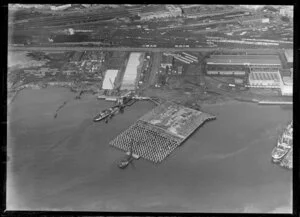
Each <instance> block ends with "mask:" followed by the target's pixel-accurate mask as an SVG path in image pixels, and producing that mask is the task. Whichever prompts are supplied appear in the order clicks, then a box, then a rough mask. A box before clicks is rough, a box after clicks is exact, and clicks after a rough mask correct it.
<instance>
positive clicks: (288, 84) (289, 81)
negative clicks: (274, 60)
mask: <svg viewBox="0 0 300 217" xmlns="http://www.w3.org/2000/svg"><path fill="white" fill-rule="evenodd" d="M286 71H289V72H290V73H282V81H283V85H282V86H281V95H283V96H292V95H293V69H292V68H291V69H290V70H286Z"/></svg>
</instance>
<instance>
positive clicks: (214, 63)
mask: <svg viewBox="0 0 300 217" xmlns="http://www.w3.org/2000/svg"><path fill="white" fill-rule="evenodd" d="M249 68H250V69H255V68H259V69H261V70H262V69H263V70H264V71H269V70H277V71H278V69H279V68H281V62H280V59H279V57H278V56H276V55H211V56H210V57H209V58H208V59H207V60H206V72H207V74H209V75H236V76H244V75H246V71H247V70H248V69H249Z"/></svg>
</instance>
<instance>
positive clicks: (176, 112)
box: [110, 101, 216, 163]
mask: <svg viewBox="0 0 300 217" xmlns="http://www.w3.org/2000/svg"><path fill="white" fill-rule="evenodd" d="M215 118H216V117H215V116H213V115H210V114H208V113H204V112H201V111H197V110H194V109H191V108H188V107H185V106H182V105H179V104H176V103H173V102H170V101H168V102H165V103H163V104H160V105H159V106H157V107H155V108H154V109H153V110H152V111H150V112H149V113H147V114H146V115H144V116H143V117H141V118H140V119H139V120H137V121H136V122H135V123H134V124H133V125H132V126H130V127H129V128H128V129H126V130H125V131H124V132H122V133H121V134H120V135H118V136H117V137H116V138H115V139H113V140H112V141H111V142H110V145H111V146H113V147H115V148H118V149H121V150H123V151H125V152H132V154H134V155H137V156H140V157H142V158H144V159H146V160H149V161H152V162H154V163H160V162H161V161H163V160H164V159H165V158H166V157H167V156H168V155H169V154H171V152H172V151H174V150H175V149H176V148H177V147H178V146H180V145H181V144H182V143H183V142H184V141H185V140H186V139H187V138H188V137H189V136H190V135H191V134H192V133H193V132H194V131H195V130H196V129H197V128H198V127H199V126H201V125H202V124H203V123H204V122H205V121H208V120H212V119H215ZM132 141H134V142H133V144H132Z"/></svg>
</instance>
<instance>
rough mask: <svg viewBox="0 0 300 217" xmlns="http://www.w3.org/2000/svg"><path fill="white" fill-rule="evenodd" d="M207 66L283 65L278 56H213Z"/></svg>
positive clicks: (208, 60)
mask: <svg viewBox="0 0 300 217" xmlns="http://www.w3.org/2000/svg"><path fill="white" fill-rule="evenodd" d="M207 64H229V65H241V64H245V65H247V64H249V65H256V64H257V65H269V64H270V65H281V62H280V59H279V57H278V56H276V55H211V56H210V58H208V59H207Z"/></svg>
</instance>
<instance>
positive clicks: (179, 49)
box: [8, 45, 283, 54]
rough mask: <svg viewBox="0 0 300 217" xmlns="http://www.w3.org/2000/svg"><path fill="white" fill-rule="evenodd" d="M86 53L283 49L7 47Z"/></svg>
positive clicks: (17, 49)
mask: <svg viewBox="0 0 300 217" xmlns="http://www.w3.org/2000/svg"><path fill="white" fill-rule="evenodd" d="M74 50H76V51H87V50H91V51H92V50H103V51H142V52H176V51H177V52H180V51H191V52H197V51H198V52H210V51H216V50H220V51H239V52H240V51H246V52H253V53H260V52H270V53H274V54H277V52H278V51H280V50H283V49H274V48H273V49H270V48H266V49H256V48H252V49H250V48H248V49H245V48H243V49H241V48H213V47H212V48H209V47H198V48H187V47H183V48H146V47H90V46H73V47H71V46H69V47H68V46H63V45H61V46H59V47H58V46H52V47H51V46H8V51H74Z"/></svg>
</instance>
